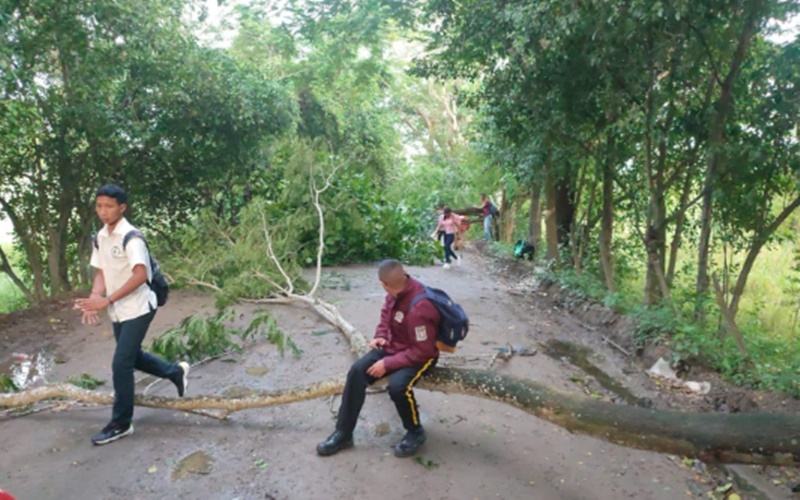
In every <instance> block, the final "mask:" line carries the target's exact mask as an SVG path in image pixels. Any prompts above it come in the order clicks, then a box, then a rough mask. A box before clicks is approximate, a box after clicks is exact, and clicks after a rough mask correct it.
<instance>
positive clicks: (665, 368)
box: [647, 358, 711, 395]
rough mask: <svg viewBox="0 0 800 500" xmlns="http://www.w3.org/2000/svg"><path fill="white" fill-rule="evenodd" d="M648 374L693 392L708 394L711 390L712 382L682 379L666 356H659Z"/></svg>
mask: <svg viewBox="0 0 800 500" xmlns="http://www.w3.org/2000/svg"><path fill="white" fill-rule="evenodd" d="M647 374H648V375H650V376H651V377H653V378H660V379H665V380H667V381H669V382H670V384H671V385H672V387H680V388H683V389H685V390H686V391H688V392H691V393H693V394H701V395H703V394H708V393H709V392H711V383H710V382H695V381H694V380H682V379H680V378H678V374H677V373H676V372H675V370H673V369H672V367H671V366H669V363H667V362H666V361H665V360H664V358H658V361H656V362H655V364H653V366H651V367H650V369H649V370H647Z"/></svg>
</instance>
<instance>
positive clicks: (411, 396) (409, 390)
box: [406, 358, 436, 425]
mask: <svg viewBox="0 0 800 500" xmlns="http://www.w3.org/2000/svg"><path fill="white" fill-rule="evenodd" d="M435 359H436V358H431V359H429V360H428V362H427V363H425V364H424V365H422V368H421V369H420V370H419V371H418V372H417V374H416V375H414V378H412V379H411V382H409V383H408V387H406V397H407V398H408V403H409V404H410V405H411V422H413V423H414V425H419V417H417V405H416V404H414V392H412V389H413V388H414V384H416V383H417V380H419V378H420V377H421V376H422V374H423V373H425V370H427V369H428V367H429V366H431V363H433V361H434V360H435Z"/></svg>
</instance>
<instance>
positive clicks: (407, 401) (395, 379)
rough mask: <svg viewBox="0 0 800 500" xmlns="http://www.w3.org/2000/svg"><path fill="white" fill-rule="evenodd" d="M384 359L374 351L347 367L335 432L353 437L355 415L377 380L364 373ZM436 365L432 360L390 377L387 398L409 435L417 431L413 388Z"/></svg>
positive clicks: (416, 413)
mask: <svg viewBox="0 0 800 500" xmlns="http://www.w3.org/2000/svg"><path fill="white" fill-rule="evenodd" d="M385 356H386V353H385V352H383V351H382V350H380V349H373V350H371V351H369V352H368V353H366V354H365V355H364V356H362V357H361V358H360V359H359V360H358V361H356V362H355V363H353V366H351V367H350V371H349V372H348V373H347V383H346V384H345V386H344V393H343V394H342V404H341V405H340V406H339V418H338V420H337V422H336V429H337V430H338V431H340V432H344V433H346V434H352V433H353V429H355V428H356V422H357V421H358V414H359V413H360V412H361V407H362V406H364V398H365V397H366V393H367V386H369V385H372V384H373V383H375V380H376V379H375V377H373V376H372V375H369V374H368V373H367V369H368V368H369V367H370V366H372V365H374V364H375V363H376V362H378V361H379V360H381V359H383V358H384V357H385ZM436 361H437V360H436V359H435V358H434V359H431V360H429V361H428V362H427V363H425V364H423V365H418V366H409V367H406V368H400V369H399V370H397V371H395V372H392V373H391V374H390V375H389V396H391V398H392V401H394V405H395V407H396V408H397V413H399V414H400V418H401V419H402V420H403V427H405V429H406V430H408V431H411V430H416V429H418V428H419V427H420V422H419V413H418V411H417V400H416V399H415V398H414V391H413V390H412V388H413V387H414V384H416V383H417V381H418V380H419V378H420V377H421V376H422V375H423V374H424V373H425V372H426V371H428V370H429V369H431V368H433V367H434V366H436Z"/></svg>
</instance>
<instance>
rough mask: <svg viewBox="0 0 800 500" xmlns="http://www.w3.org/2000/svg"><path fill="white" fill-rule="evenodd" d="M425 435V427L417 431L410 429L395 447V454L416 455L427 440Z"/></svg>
mask: <svg viewBox="0 0 800 500" xmlns="http://www.w3.org/2000/svg"><path fill="white" fill-rule="evenodd" d="M425 437H426V436H425V429H423V428H422V427H420V428H419V429H418V430H415V431H408V432H407V433H406V436H405V437H404V438H403V440H402V441H400V442H399V443H397V445H396V446H395V447H394V456H396V457H400V458H403V457H410V456H411V455H414V454H415V453H417V450H419V447H420V446H422V443H424V442H425Z"/></svg>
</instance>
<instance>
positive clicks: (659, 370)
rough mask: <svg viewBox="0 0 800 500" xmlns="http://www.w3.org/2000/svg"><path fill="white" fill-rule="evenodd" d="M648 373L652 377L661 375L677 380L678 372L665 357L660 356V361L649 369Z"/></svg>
mask: <svg viewBox="0 0 800 500" xmlns="http://www.w3.org/2000/svg"><path fill="white" fill-rule="evenodd" d="M647 374H648V375H650V376H651V377H661V378H665V379H669V380H677V378H678V374H677V373H675V370H673V369H672V367H670V366H669V363H667V362H666V361H664V358H658V361H656V363H655V364H654V365H653V366H651V367H650V369H649V370H647Z"/></svg>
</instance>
